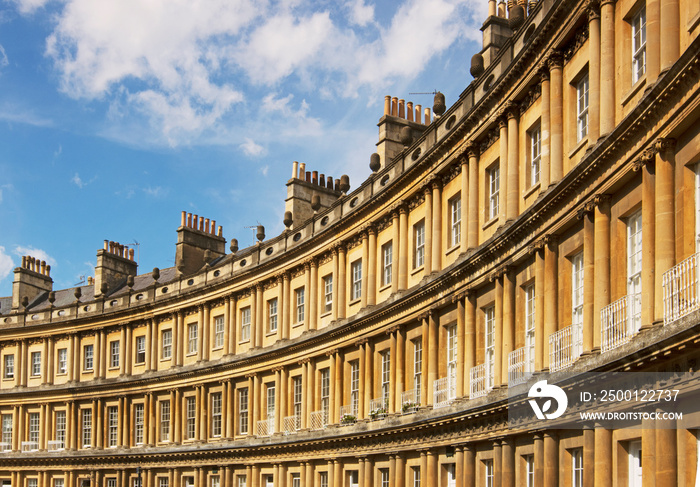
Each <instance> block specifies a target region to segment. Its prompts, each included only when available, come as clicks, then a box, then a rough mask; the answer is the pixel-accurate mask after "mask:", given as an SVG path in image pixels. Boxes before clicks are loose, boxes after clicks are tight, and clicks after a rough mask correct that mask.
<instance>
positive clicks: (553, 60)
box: [549, 51, 564, 184]
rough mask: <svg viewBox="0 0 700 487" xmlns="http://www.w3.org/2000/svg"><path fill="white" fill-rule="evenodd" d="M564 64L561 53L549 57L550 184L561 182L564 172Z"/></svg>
mask: <svg viewBox="0 0 700 487" xmlns="http://www.w3.org/2000/svg"><path fill="white" fill-rule="evenodd" d="M563 66H564V61H563V59H562V56H561V54H560V53H558V52H556V51H553V52H552V53H551V54H550V57H549V78H550V85H549V108H550V115H549V117H550V118H549V121H550V134H551V135H550V184H552V183H557V182H559V180H560V179H561V178H562V176H563V173H564V132H563V118H564V112H563V106H564V101H563V90H564V86H563V77H562V71H563Z"/></svg>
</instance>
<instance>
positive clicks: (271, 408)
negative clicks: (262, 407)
mask: <svg viewBox="0 0 700 487" xmlns="http://www.w3.org/2000/svg"><path fill="white" fill-rule="evenodd" d="M265 393H266V396H265V397H266V398H267V419H268V420H271V419H274V418H275V396H276V391H275V383H274V382H271V383H269V384H267V389H266V391H265Z"/></svg>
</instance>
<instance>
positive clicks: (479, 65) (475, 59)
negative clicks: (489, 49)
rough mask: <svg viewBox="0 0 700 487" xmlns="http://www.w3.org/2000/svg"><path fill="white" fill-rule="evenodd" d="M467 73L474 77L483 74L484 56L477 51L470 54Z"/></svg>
mask: <svg viewBox="0 0 700 487" xmlns="http://www.w3.org/2000/svg"><path fill="white" fill-rule="evenodd" d="M469 73H471V75H472V76H473V77H474V78H478V77H479V76H481V75H482V74H484V56H482V55H481V54H480V53H478V52H477V53H476V54H474V55H473V56H472V66H471V68H469Z"/></svg>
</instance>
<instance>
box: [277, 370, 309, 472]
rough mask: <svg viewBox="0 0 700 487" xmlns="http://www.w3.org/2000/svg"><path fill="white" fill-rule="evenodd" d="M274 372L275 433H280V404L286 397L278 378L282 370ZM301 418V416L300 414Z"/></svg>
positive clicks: (282, 417)
mask: <svg viewBox="0 0 700 487" xmlns="http://www.w3.org/2000/svg"><path fill="white" fill-rule="evenodd" d="M301 370H302V371H303V370H304V365H303V364H302V366H301ZM274 372H275V433H280V432H282V431H283V429H284V416H283V415H282V407H281V404H282V403H283V402H286V400H287V396H286V395H284V394H282V378H281V377H280V375H281V372H282V369H281V368H276V369H274ZM302 378H303V373H302ZM302 380H303V379H302ZM302 390H303V389H302ZM302 418H303V414H302ZM302 420H303V419H302ZM275 478H276V477H275Z"/></svg>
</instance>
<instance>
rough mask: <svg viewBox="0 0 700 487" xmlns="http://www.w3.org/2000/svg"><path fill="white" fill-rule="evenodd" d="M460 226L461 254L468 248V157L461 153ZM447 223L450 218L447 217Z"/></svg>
mask: <svg viewBox="0 0 700 487" xmlns="http://www.w3.org/2000/svg"><path fill="white" fill-rule="evenodd" d="M459 162H460V170H461V172H460V183H461V188H460V193H459V201H460V215H459V219H460V227H459V252H460V253H461V254H462V253H464V252H466V251H467V249H468V248H469V157H468V155H467V154H462V155H461V157H460V159H459ZM447 221H448V224H449V222H450V219H449V217H448V219H447Z"/></svg>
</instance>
